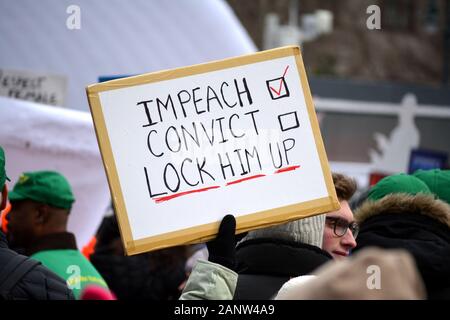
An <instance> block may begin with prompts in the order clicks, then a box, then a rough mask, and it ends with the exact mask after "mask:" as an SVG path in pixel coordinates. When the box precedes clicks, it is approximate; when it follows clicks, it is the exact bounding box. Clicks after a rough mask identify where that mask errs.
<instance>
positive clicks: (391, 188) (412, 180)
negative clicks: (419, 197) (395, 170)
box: [367, 173, 432, 201]
mask: <svg viewBox="0 0 450 320" xmlns="http://www.w3.org/2000/svg"><path fill="white" fill-rule="evenodd" d="M392 193H407V194H410V195H416V194H418V193H424V194H432V193H431V191H430V189H429V188H428V187H427V185H426V184H425V183H424V182H423V181H422V180H420V179H418V178H416V177H414V176H411V175H408V174H404V173H400V174H395V175H392V176H387V177H384V178H383V179H381V180H380V181H378V183H377V184H376V185H374V186H373V187H372V189H370V191H369V195H368V196H367V199H368V200H372V201H377V200H380V199H381V198H383V197H384V196H387V195H388V194H392Z"/></svg>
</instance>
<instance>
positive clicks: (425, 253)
mask: <svg viewBox="0 0 450 320" xmlns="http://www.w3.org/2000/svg"><path fill="white" fill-rule="evenodd" d="M355 216H356V219H357V220H358V222H359V224H360V232H359V235H358V239H357V243H358V245H357V247H356V248H355V250H354V251H358V250H360V249H362V248H365V247H369V246H377V247H381V248H386V249H389V248H391V249H394V248H395V249H405V250H406V251H408V252H409V253H411V254H412V255H413V257H414V259H415V261H416V265H417V268H418V270H419V272H420V274H421V276H422V279H423V281H424V284H425V286H426V288H427V293H428V298H429V299H442V298H444V299H450V206H448V205H446V204H444V203H443V202H440V201H436V200H434V199H433V198H432V197H429V196H422V195H420V196H416V197H411V196H409V197H408V196H404V195H391V196H387V197H385V198H383V199H381V200H379V201H377V202H372V203H369V202H368V203H366V204H365V205H363V206H362V207H361V208H360V209H358V210H357V211H356V213H355Z"/></svg>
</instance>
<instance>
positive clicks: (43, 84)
mask: <svg viewBox="0 0 450 320" xmlns="http://www.w3.org/2000/svg"><path fill="white" fill-rule="evenodd" d="M66 92H67V80H66V78H65V77H63V76H59V75H53V74H40V73H36V72H30V71H18V70H6V69H0V96H4V97H8V98H14V99H19V100H26V101H32V102H36V103H42V104H46V105H52V106H64V101H65V98H66Z"/></svg>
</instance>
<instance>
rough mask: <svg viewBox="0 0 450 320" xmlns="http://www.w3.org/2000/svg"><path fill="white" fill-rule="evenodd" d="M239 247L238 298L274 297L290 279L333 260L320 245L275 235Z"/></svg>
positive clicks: (247, 242) (241, 244)
mask: <svg viewBox="0 0 450 320" xmlns="http://www.w3.org/2000/svg"><path fill="white" fill-rule="evenodd" d="M236 250H237V251H236V259H237V272H238V274H239V277H238V283H237V287H236V292H235V295H234V298H235V299H237V300H249V299H252V300H253V299H261V300H268V299H271V298H273V297H274V296H275V295H276V293H277V292H278V290H279V289H280V288H281V286H282V285H283V284H284V283H285V282H286V281H288V280H289V279H290V278H292V277H298V276H302V275H307V274H310V273H311V272H312V271H314V270H315V269H317V268H318V267H319V266H321V265H322V264H324V263H326V262H328V261H329V260H331V259H332V257H331V256H330V255H329V254H328V253H327V252H326V251H324V250H322V249H320V248H319V247H316V246H312V245H309V244H305V243H299V242H294V241H288V240H281V239H273V238H258V239H251V240H246V241H244V242H242V243H240V244H239V245H238V246H237V248H236Z"/></svg>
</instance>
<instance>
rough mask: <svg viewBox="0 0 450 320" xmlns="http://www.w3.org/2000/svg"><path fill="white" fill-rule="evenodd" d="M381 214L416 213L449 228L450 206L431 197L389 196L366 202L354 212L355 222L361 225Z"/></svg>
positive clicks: (398, 194) (401, 194)
mask: <svg viewBox="0 0 450 320" xmlns="http://www.w3.org/2000/svg"><path fill="white" fill-rule="evenodd" d="M383 213H398V214H402V213H417V214H423V215H425V216H428V217H430V218H432V219H435V220H437V221H439V222H441V223H442V224H444V225H446V226H447V227H449V228H450V205H449V204H447V203H445V202H443V201H441V200H437V199H435V198H434V197H433V196H432V195H425V194H417V195H414V196H413V195H409V194H406V193H397V194H390V195H387V196H385V197H384V198H382V199H380V200H378V201H370V200H367V201H365V202H364V204H363V205H362V206H361V207H359V208H358V209H357V210H356V211H355V220H356V221H357V222H358V223H359V224H361V223H362V222H364V221H365V220H366V219H368V218H370V217H373V216H376V215H380V214H383Z"/></svg>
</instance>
